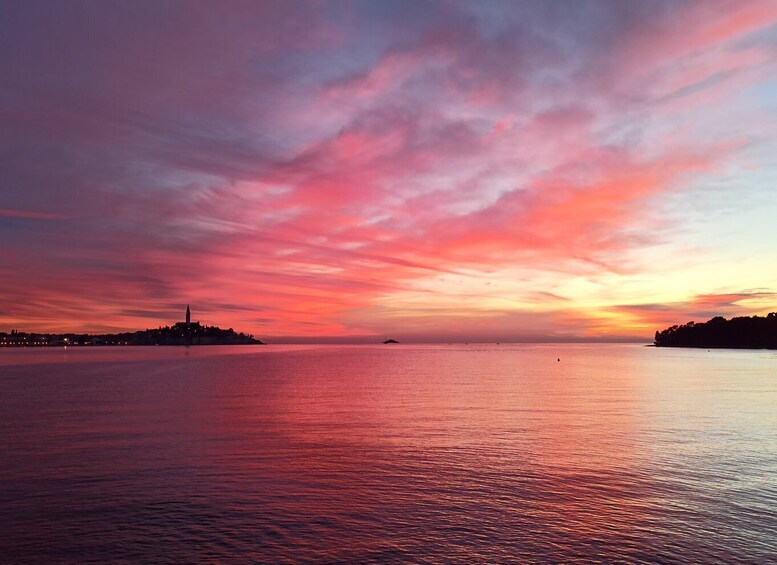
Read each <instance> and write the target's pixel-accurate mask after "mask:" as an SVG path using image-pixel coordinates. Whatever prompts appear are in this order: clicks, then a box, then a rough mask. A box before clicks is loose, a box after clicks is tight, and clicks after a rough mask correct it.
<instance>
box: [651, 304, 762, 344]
mask: <svg viewBox="0 0 777 565" xmlns="http://www.w3.org/2000/svg"><path fill="white" fill-rule="evenodd" d="M654 343H655V345H656V347H702V348H706V349H713V348H728V349H777V312H772V313H771V314H769V315H768V316H742V317H739V318H731V319H730V320H727V319H726V318H723V317H721V316H717V317H715V318H712V319H711V320H709V321H707V322H701V323H698V324H697V323H695V322H688V323H687V324H683V325H681V326H672V327H670V328H667V329H665V330H663V331H660V332H656V337H655V342H654Z"/></svg>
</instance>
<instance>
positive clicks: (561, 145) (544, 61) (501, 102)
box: [0, 0, 777, 341]
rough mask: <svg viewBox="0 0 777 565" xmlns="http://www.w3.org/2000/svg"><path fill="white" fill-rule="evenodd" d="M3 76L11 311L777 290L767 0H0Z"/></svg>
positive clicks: (572, 302) (650, 301)
mask: <svg viewBox="0 0 777 565" xmlns="http://www.w3.org/2000/svg"><path fill="white" fill-rule="evenodd" d="M0 77H2V78H1V79H0V331H10V330H11V329H12V328H14V329H17V328H18V329H20V330H23V331H35V330H38V331H44V330H45V331H49V330H51V331H71V330H72V331H93V332H104V331H114V330H136V329H144V328H147V327H157V326H159V325H165V324H169V323H171V322H173V321H178V320H180V319H182V317H183V311H184V309H185V307H186V304H187V303H188V304H191V306H192V314H193V318H194V319H198V320H200V321H201V322H203V323H208V324H216V325H219V326H221V327H234V328H235V329H236V330H242V331H247V332H251V333H253V334H255V335H256V336H257V337H260V338H262V339H268V340H273V339H275V340H278V341H282V340H287V341H289V340H292V341H293V340H294V339H298V338H300V337H308V338H310V337H314V336H323V337H328V338H332V337H338V338H347V339H352V338H353V337H354V336H372V337H370V338H367V339H372V338H376V337H380V338H385V337H394V338H397V339H400V340H410V341H412V340H418V341H427V340H431V341H453V340H457V341H458V340H461V341H483V340H486V341H509V340H577V339H608V340H618V339H632V340H650V339H652V335H653V333H654V332H655V331H656V330H658V329H662V328H663V327H665V326H667V325H671V324H674V323H684V322H687V321H689V320H696V321H701V320H706V319H708V318H710V317H712V316H715V315H724V316H731V315H743V314H747V315H750V314H763V313H766V312H770V311H777V252H776V251H775V248H776V247H775V244H777V2H775V1H766V2H758V1H744V0H733V1H730V2H718V1H711V0H703V1H698V2H695V1H673V2H660V1H649V2H646V1H642V0H638V1H627V0H612V1H595V2H593V1H592V2H585V1H563V2H554V1H543V2H537V1H528V2H518V1H505V2H486V1H482V0H479V1H477V2H474V1H465V0H462V1H459V2H456V1H451V2H426V1H422V0H411V1H407V2H402V1H390V2H380V1H377V0H369V1H364V2H352V1H335V0H333V1H331V2H323V1H322V2H293V1H279V2H269V1H264V2H239V1H232V0H229V1H224V2H216V1H213V2H195V1H186V2H171V1H164V0H163V1H126V2H114V1H105V2H96V1H90V2H78V1H67V2H59V1H52V2H39V1H21V0H19V1H12V2H9V1H4V0H3V1H0ZM373 341H374V340H373Z"/></svg>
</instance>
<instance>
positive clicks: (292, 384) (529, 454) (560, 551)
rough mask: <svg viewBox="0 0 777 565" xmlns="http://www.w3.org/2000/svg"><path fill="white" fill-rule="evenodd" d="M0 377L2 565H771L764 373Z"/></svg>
mask: <svg viewBox="0 0 777 565" xmlns="http://www.w3.org/2000/svg"><path fill="white" fill-rule="evenodd" d="M557 359H560V361H557ZM0 371H1V372H0V408H1V410H0V440H2V442H0V445H2V447H0V449H1V450H2V452H0V455H1V456H2V457H1V458H0V459H1V460H0V471H2V477H3V482H2V484H1V485H0V503H1V506H0V519H2V523H3V524H5V525H6V529H5V532H4V534H3V536H2V539H1V540H0V554H2V555H3V556H4V559H8V560H9V562H19V561H38V562H46V561H60V560H65V561H78V562H83V561H88V560H95V561H103V562H104V561H110V560H132V561H144V562H150V561H153V562H192V561H221V560H224V559H238V560H242V561H251V560H253V561H259V562H284V561H317V562H340V561H357V562H370V561H373V562H386V561H411V562H416V563H422V562H441V561H446V562H495V561H523V562H527V561H528V562H531V561H541V562H544V561H563V562H575V561H581V562H582V561H591V560H600V561H602V560H603V561H610V562H612V561H627V562H639V561H644V562H655V561H665V562H706V563H708V562H727V563H732V562H765V561H768V560H770V559H772V558H774V557H775V555H777V513H776V512H775V510H774V509H775V508H777V484H776V483H775V481H774V477H775V476H777V354H775V353H773V352H763V351H747V352H745V351H726V350H719V351H714V352H709V353H708V352H707V351H706V350H664V349H655V348H644V347H640V346H635V345H566V344H565V345H501V346H497V345H470V346H405V345H402V346H390V347H380V346H329V347H315V346H300V347H296V346H267V347H263V348H250V347H247V348H242V347H233V348H228V347H227V348H219V347H213V348H192V349H189V350H185V349H182V348H115V349H114V348H104V349H102V350H100V349H95V350H82V351H68V352H63V351H61V350H36V351H29V350H24V351H20V350H15V351H13V352H11V351H2V352H0Z"/></svg>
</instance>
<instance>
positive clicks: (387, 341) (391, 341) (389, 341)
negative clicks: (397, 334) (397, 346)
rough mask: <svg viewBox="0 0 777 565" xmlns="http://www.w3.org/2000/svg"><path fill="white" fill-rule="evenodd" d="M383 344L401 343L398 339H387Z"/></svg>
mask: <svg viewBox="0 0 777 565" xmlns="http://www.w3.org/2000/svg"><path fill="white" fill-rule="evenodd" d="M383 343H399V342H398V341H397V340H396V339H387V340H386V341H384V342H383Z"/></svg>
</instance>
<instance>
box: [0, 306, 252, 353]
mask: <svg viewBox="0 0 777 565" xmlns="http://www.w3.org/2000/svg"><path fill="white" fill-rule="evenodd" d="M71 345H72V346H86V345H93V346H94V345H264V343H263V342H262V341H260V340H258V339H255V338H254V336H252V335H251V334H245V333H242V332H240V333H238V332H236V331H235V330H233V329H232V328H229V329H226V330H224V329H221V328H219V327H216V326H206V325H203V324H200V323H199V322H192V321H191V310H189V306H188V305H187V306H186V321H184V322H177V323H175V324H173V325H172V326H164V327H161V326H160V327H159V328H157V329H147V330H141V331H137V332H123V333H117V334H81V333H40V332H34V333H33V332H20V331H17V330H11V333H3V332H0V347H47V346H59V347H62V346H71Z"/></svg>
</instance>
